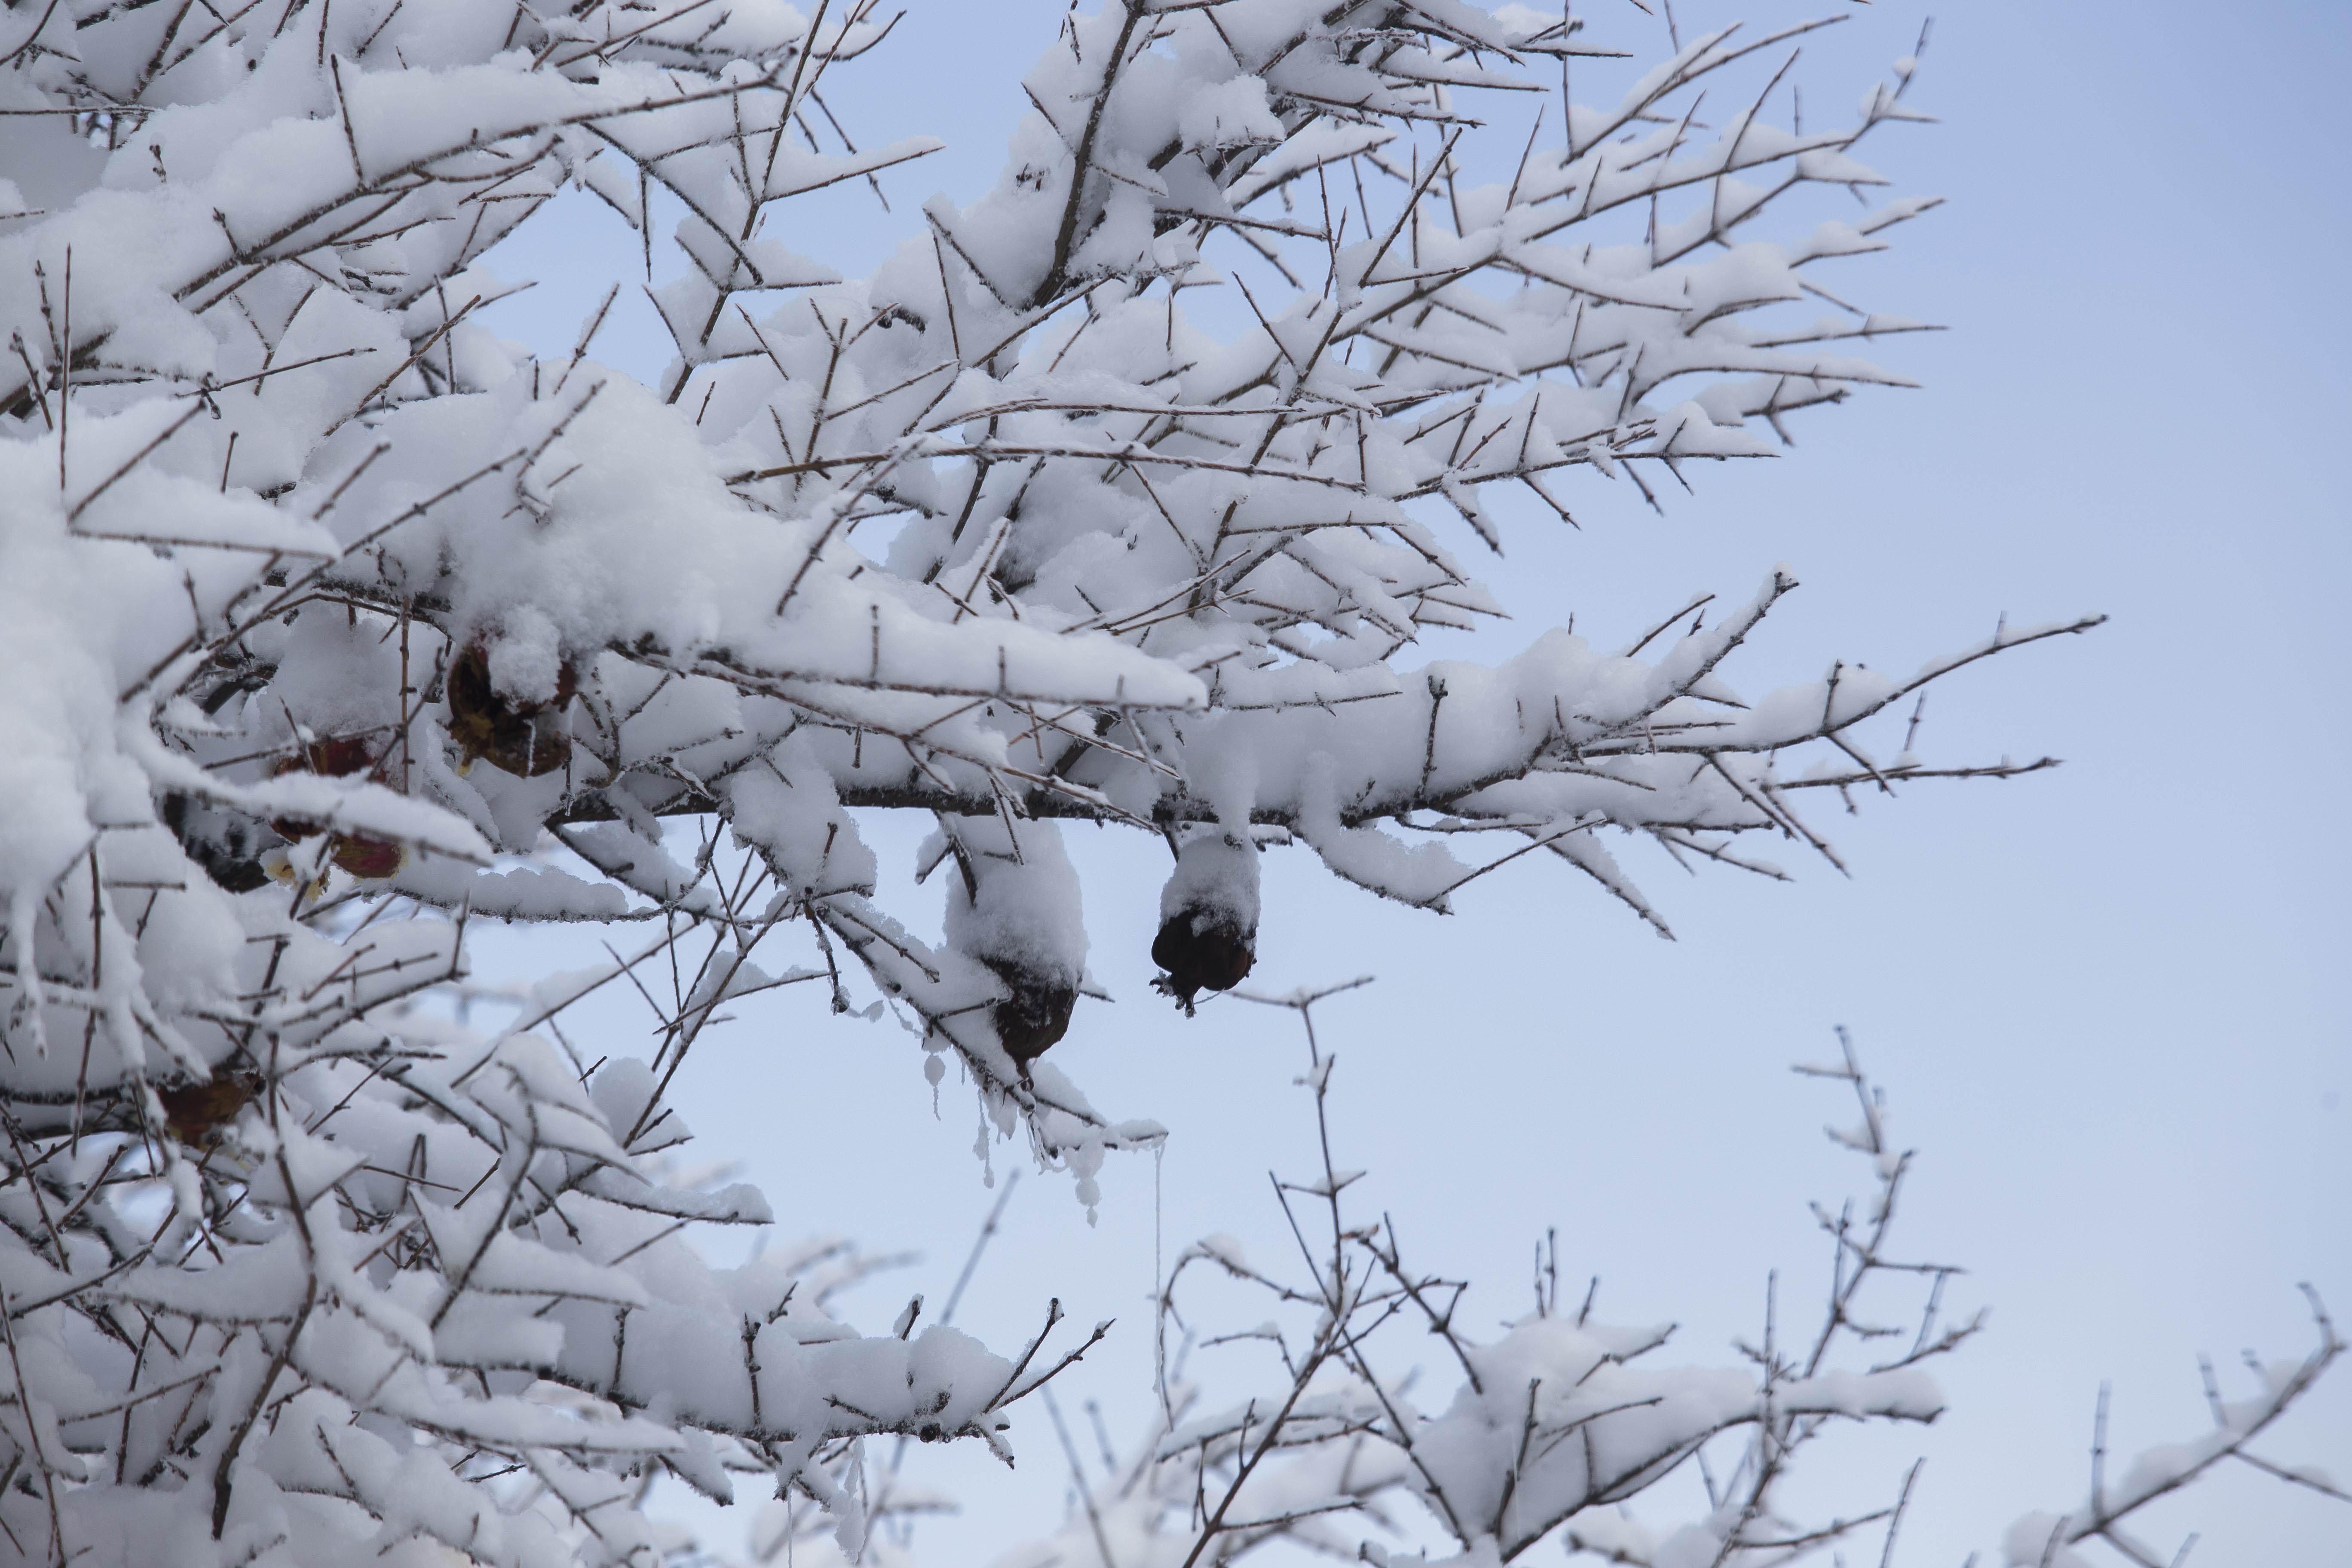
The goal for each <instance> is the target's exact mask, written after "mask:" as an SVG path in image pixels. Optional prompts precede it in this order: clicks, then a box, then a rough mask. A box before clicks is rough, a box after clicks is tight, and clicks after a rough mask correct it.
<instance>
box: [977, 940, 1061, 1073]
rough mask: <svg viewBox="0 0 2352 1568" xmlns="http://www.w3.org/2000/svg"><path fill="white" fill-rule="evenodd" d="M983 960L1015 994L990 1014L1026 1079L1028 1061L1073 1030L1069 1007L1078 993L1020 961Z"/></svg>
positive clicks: (990, 1011) (999, 1038)
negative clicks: (1028, 968) (1027, 967)
mask: <svg viewBox="0 0 2352 1568" xmlns="http://www.w3.org/2000/svg"><path fill="white" fill-rule="evenodd" d="M981 962H982V963H986V964H987V965H988V967H989V968H991V969H992V970H994V971H995V972H996V977H997V978H998V979H999V980H1002V981H1003V982H1004V984H1005V986H1006V988H1007V989H1009V990H1010V991H1011V992H1012V993H1013V994H1012V995H1010V996H1008V997H1006V998H1005V999H1004V1000H1003V1001H1002V1002H999V1003H997V1004H996V1005H995V1006H993V1007H992V1008H991V1009H990V1010H989V1015H988V1016H989V1021H990V1022H991V1023H992V1024H994V1025H995V1026H996V1037H997V1039H998V1041H999V1042H1001V1043H1002V1044H1003V1047H1004V1054H1005V1055H1006V1056H1009V1057H1011V1058H1013V1065H1014V1066H1015V1067H1017V1068H1020V1069H1021V1076H1022V1077H1023V1078H1024V1079H1025V1078H1027V1077H1028V1076H1029V1064H1030V1063H1031V1062H1034V1061H1035V1060H1036V1059H1037V1058H1039V1057H1042V1056H1044V1055H1045V1053H1046V1052H1047V1051H1048V1050H1050V1049H1052V1048H1053V1047H1054V1045H1055V1042H1057V1041H1059V1040H1060V1039H1061V1037H1063V1036H1064V1035H1066V1034H1068V1033H1069V1032H1070V1010H1071V1009H1072V1008H1073V1007H1075V1006H1076V1005H1077V1002H1078V994H1077V992H1076V991H1075V990H1073V989H1072V988H1071V987H1069V986H1067V985H1063V984H1056V983H1055V982H1054V981H1050V980H1046V979H1044V978H1042V977H1041V976H1039V975H1037V974H1034V973H1031V972H1030V971H1029V970H1027V969H1024V968H1023V967H1022V966H1020V965H1019V964H1015V963H1003V962H1001V961H999V960H996V959H982V961H981Z"/></svg>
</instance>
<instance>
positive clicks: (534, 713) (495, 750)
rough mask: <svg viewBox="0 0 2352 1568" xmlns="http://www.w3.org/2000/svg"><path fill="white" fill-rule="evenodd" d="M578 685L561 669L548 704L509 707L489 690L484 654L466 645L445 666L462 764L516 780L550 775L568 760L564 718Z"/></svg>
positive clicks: (480, 648) (567, 670) (512, 703)
mask: <svg viewBox="0 0 2352 1568" xmlns="http://www.w3.org/2000/svg"><path fill="white" fill-rule="evenodd" d="M577 683H578V677H577V676H576V675H575V674H574V673H573V671H572V666H571V665H570V664H569V663H566V664H564V665H563V666H562V668H559V669H558V670H557V672H556V677H555V696H554V699H553V700H551V701H547V702H517V701H514V700H511V699H509V698H507V697H505V696H503V695H501V694H500V693H499V689H498V688H496V687H495V686H493V685H491V684H490V656H489V651H488V649H487V648H485V647H483V646H482V645H481V644H480V643H468V644H467V645H466V646H465V647H463V648H461V649H459V650H458V653H457V658H456V659H454V660H452V661H451V663H450V665H449V674H448V681H447V689H448V697H449V738H450V739H451V740H453V741H455V742H457V749H458V750H459V751H460V752H464V753H465V756H466V760H467V762H474V761H482V762H487V763H489V764H490V765H491V766H493V767H497V768H501V769H504V770H505V771H506V772H508V773H512V774H514V775H515V776H516V777H518V778H537V777H538V776H539V775H540V774H541V773H553V772H555V770H556V769H558V768H560V767H562V766H563V765H564V764H565V763H568V762H570V761H571V760H572V736H571V734H570V733H569V731H567V730H566V729H565V727H564V721H563V714H564V710H565V709H566V708H567V707H569V706H570V704H571V702H572V692H573V690H574V689H576V688H577Z"/></svg>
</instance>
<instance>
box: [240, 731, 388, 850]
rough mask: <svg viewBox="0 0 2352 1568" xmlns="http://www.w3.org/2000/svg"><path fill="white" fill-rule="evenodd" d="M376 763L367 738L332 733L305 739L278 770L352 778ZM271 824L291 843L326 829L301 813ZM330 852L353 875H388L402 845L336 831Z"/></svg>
mask: <svg viewBox="0 0 2352 1568" xmlns="http://www.w3.org/2000/svg"><path fill="white" fill-rule="evenodd" d="M375 764H376V755H375V752H374V750H373V748H372V747H371V746H370V745H369V744H368V742H366V741H364V740H362V738H360V737H359V736H357V735H331V736H329V737H328V738H327V739H325V740H323V741H311V742H307V743H305V744H304V745H303V746H302V747H301V750H300V751H299V752H298V753H297V754H295V755H294V756H291V757H288V758H286V759H285V760H284V761H282V762H280V763H278V770H277V771H278V773H320V774H323V775H325V776H326V777H328V778H349V777H351V776H352V774H353V773H368V772H370V771H372V770H373V768H374V767H375ZM269 826H270V828H271V829H272V830H273V831H274V832H276V833H277V835H278V837H280V838H283V839H285V840H286V841H287V842H288V843H289V844H290V843H293V842H296V841H297V840H299V839H304V838H309V837H312V836H313V835H315V834H320V833H324V832H325V831H327V828H326V825H325V824H323V823H318V822H310V821H306V820H304V819H303V818H301V817H299V816H274V817H271V818H270V819H269ZM328 853H329V856H330V858H331V859H333V861H334V863H335V864H336V865H338V866H340V867H341V868H343V869H344V870H346V871H349V872H350V873H351V874H352V876H354V877H363V878H382V877H389V876H391V875H392V874H393V873H394V871H397V870H399V869H400V846H399V845H397V844H395V843H394V842H392V841H391V840H390V839H385V838H371V837H367V836H366V835H365V834H360V833H344V834H337V835H336V836H335V842H334V847H333V848H332V849H331V850H330V851H329V852H328Z"/></svg>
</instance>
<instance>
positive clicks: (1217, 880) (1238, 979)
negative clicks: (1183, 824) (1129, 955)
mask: <svg viewBox="0 0 2352 1568" xmlns="http://www.w3.org/2000/svg"><path fill="white" fill-rule="evenodd" d="M1257 880H1258V879H1257V848H1256V847H1255V845H1253V844H1251V843H1249V842H1248V841H1247V840H1246V839H1244V838H1241V837H1236V836H1234V835H1233V834H1230V833H1224V832H1221V831H1214V830H1213V831H1210V832H1205V833H1198V834H1195V835H1194V836H1193V837H1192V838H1191V839H1190V840H1189V841H1187V842H1186V843H1185V844H1184V846H1183V847H1181V848H1180V849H1179V850H1178V851H1177V853H1176V869H1175V871H1174V873H1173V874H1171V876H1170V877H1169V879H1168V885H1167V886H1166V887H1164V888H1162V889H1160V934H1159V935H1158V936H1156V937H1154V938H1152V941H1151V961H1152V962H1153V963H1157V964H1158V965H1160V968H1161V969H1164V970H1166V971H1167V973H1165V974H1162V975H1160V978H1158V979H1157V980H1154V981H1153V982H1152V984H1153V985H1154V986H1156V987H1157V988H1158V989H1159V990H1160V994H1163V995H1167V996H1173V997H1174V998H1176V1000H1177V1002H1178V1004H1179V1005H1181V1006H1182V1007H1183V1009H1184V1011H1185V1012H1186V1013H1187V1014H1190V1013H1191V1012H1192V998H1193V997H1195V996H1197V995H1198V994H1201V993H1202V992H1203V991H1230V990H1232V989H1233V988H1234V986H1236V985H1239V984H1241V983H1242V981H1243V980H1244V978H1245V977H1247V975H1248V974H1249V972H1250V967H1251V965H1253V964H1254V963H1256V962H1257V902H1258V900H1257Z"/></svg>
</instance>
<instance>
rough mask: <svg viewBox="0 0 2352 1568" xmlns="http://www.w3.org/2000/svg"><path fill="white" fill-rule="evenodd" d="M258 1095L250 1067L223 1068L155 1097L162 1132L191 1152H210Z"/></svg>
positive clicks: (257, 1078) (256, 1079)
mask: <svg viewBox="0 0 2352 1568" xmlns="http://www.w3.org/2000/svg"><path fill="white" fill-rule="evenodd" d="M260 1092H261V1078H260V1075H258V1074H257V1073H255V1072H254V1071H253V1070H252V1069H251V1068H226V1067H224V1068H215V1070H214V1072H213V1076H212V1077H211V1078H210V1079H207V1080H206V1081H205V1082H203V1083H184V1084H178V1085H175V1086H173V1088H170V1089H157V1090H156V1091H155V1098H156V1099H157V1100H162V1101H163V1129H164V1131H167V1132H169V1133H171V1135H172V1136H173V1138H175V1139H177V1140H179V1141H180V1142H183V1143H184V1144H186V1145H187V1146H188V1147H189V1148H191V1149H209V1148H211V1147H212V1146H213V1145H214V1144H215V1143H217V1142H220V1141H221V1139H222V1137H223V1136H225V1135H226V1131H227V1129H228V1125H229V1123H231V1122H233V1121H236V1113H237V1112H238V1111H240V1110H244V1109H245V1108H246V1107H247V1105H248V1104H250V1103H251V1102H252V1100H253V1097H254V1096H255V1095H257V1094H258V1093H260Z"/></svg>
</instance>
